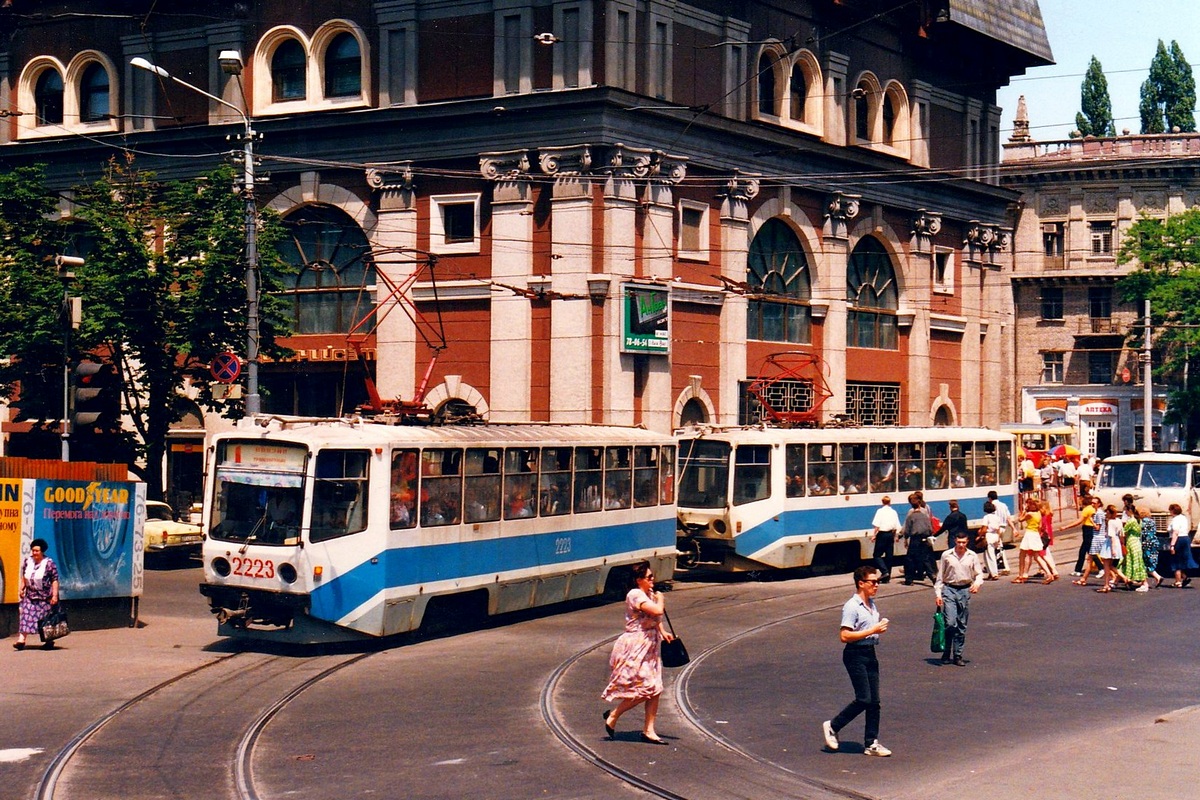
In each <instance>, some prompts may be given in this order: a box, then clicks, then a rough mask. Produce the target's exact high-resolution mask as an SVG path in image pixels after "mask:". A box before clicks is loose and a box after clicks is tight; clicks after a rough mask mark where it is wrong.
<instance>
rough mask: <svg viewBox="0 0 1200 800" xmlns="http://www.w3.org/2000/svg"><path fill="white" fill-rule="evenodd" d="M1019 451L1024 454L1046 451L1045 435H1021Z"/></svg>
mask: <svg viewBox="0 0 1200 800" xmlns="http://www.w3.org/2000/svg"><path fill="white" fill-rule="evenodd" d="M1021 449H1023V450H1024V451H1025V452H1026V453H1029V452H1036V453H1040V452H1042V451H1044V450H1045V449H1046V435H1045V434H1042V433H1022V434H1021Z"/></svg>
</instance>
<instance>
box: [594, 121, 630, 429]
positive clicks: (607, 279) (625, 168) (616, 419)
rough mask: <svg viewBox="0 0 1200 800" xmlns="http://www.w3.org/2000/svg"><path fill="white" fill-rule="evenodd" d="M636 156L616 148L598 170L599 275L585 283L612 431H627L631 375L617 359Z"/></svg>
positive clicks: (607, 419)
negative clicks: (600, 329)
mask: <svg viewBox="0 0 1200 800" xmlns="http://www.w3.org/2000/svg"><path fill="white" fill-rule="evenodd" d="M635 161H636V153H633V154H630V153H628V152H627V151H626V149H625V147H624V146H623V145H619V144H618V145H616V146H615V147H614V148H613V149H612V151H611V152H610V153H609V156H608V163H607V165H606V166H605V167H604V169H603V172H604V173H605V179H604V192H603V197H604V211H603V217H604V255H603V259H602V261H601V269H602V270H603V272H602V273H601V274H593V275H592V277H591V279H590V280H589V291H590V292H591V295H592V298H593V300H592V302H593V303H596V304H602V305H603V309H604V310H603V314H604V341H603V343H602V344H601V347H600V352H601V353H602V355H601V358H600V375H599V378H598V379H599V381H600V385H601V397H602V398H603V403H604V407H603V409H602V414H603V416H602V418H603V420H604V421H605V422H607V423H611V424H614V425H632V424H633V421H634V413H633V387H634V375H633V368H632V364H629V365H626V364H625V361H626V359H631V357H630V356H622V355H621V302H622V298H621V280H622V277H623V276H628V275H630V274H631V273H633V272H634V271H635V270H636V267H637V260H636V258H637V207H638V184H637V181H636V180H635V178H634V174H633V168H634V163H635Z"/></svg>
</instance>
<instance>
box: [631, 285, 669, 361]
mask: <svg viewBox="0 0 1200 800" xmlns="http://www.w3.org/2000/svg"><path fill="white" fill-rule="evenodd" d="M670 309H671V295H670V292H669V291H668V290H667V289H666V288H665V287H661V286H646V285H644V284H629V283H627V284H623V285H622V286H621V352H622V353H655V354H658V355H664V356H665V355H668V354H669V353H670V352H671V325H670V316H671V315H670Z"/></svg>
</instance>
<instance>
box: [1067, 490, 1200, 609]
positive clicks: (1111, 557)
mask: <svg viewBox="0 0 1200 800" xmlns="http://www.w3.org/2000/svg"><path fill="white" fill-rule="evenodd" d="M1121 502H1122V508H1120V509H1118V508H1117V507H1116V506H1115V505H1112V504H1109V505H1108V506H1104V505H1103V503H1102V501H1101V500H1100V498H1099V497H1089V498H1087V500H1086V503H1085V505H1084V507H1083V510H1082V512H1081V516H1080V530H1081V531H1082V535H1081V537H1080V543H1079V555H1078V557H1077V558H1076V560H1075V569H1074V571H1073V572H1072V573H1071V575H1073V576H1075V578H1076V580H1074V581H1072V583H1074V584H1075V585H1076V586H1087V585H1088V578H1089V577H1090V576H1091V574H1092V571H1093V568H1095V569H1096V571H1097V573H1098V574H1099V576H1100V580H1101V583H1100V587H1099V588H1097V589H1096V591H1097V592H1101V593H1105V594H1106V593H1109V592H1112V591H1113V590H1114V589H1127V590H1131V591H1135V592H1148V591H1150V589H1152V588H1154V589H1157V588H1159V587H1160V586H1162V585H1163V583H1164V581H1166V580H1167V578H1166V577H1164V575H1163V574H1162V573H1160V572H1159V570H1160V569H1161V570H1162V572H1165V573H1168V574H1172V575H1173V576H1174V581H1173V582H1172V583H1171V584H1170V585H1171V586H1174V587H1175V588H1176V589H1182V588H1183V587H1185V586H1187V585H1188V584H1189V583H1191V582H1192V579H1191V578H1189V577H1188V575H1187V571H1188V570H1191V569H1196V561H1195V559H1194V558H1193V556H1192V538H1191V535H1190V529H1191V523H1190V522H1189V521H1188V518H1187V516H1186V515H1185V514H1184V513H1183V509H1182V508H1181V507H1180V506H1179V504H1178V503H1172V504H1171V505H1170V507H1169V509H1168V510H1169V513H1170V514H1171V518H1170V520H1169V521H1168V522H1167V525H1166V528H1165V530H1159V529H1158V526H1157V525H1156V523H1155V520H1154V517H1153V516H1152V515H1151V514H1150V512H1149V510H1147V509H1146V508H1145V507H1144V506H1138V505H1136V504H1135V503H1134V498H1133V495H1132V494H1126V495H1124V496H1123V497H1122V498H1121Z"/></svg>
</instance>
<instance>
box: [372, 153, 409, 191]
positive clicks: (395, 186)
mask: <svg viewBox="0 0 1200 800" xmlns="http://www.w3.org/2000/svg"><path fill="white" fill-rule="evenodd" d="M367 185H368V186H370V187H371V188H372V189H375V190H377V191H379V190H386V191H401V192H411V191H413V190H414V189H415V188H416V185H415V184H414V183H413V171H412V162H411V161H405V162H403V163H402V164H400V165H399V168H398V169H387V170H383V169H376V168H375V167H370V168H368V169H367Z"/></svg>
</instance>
